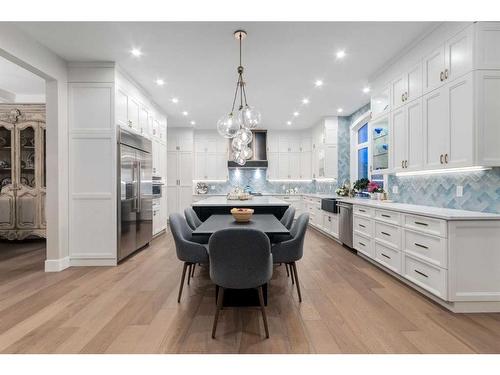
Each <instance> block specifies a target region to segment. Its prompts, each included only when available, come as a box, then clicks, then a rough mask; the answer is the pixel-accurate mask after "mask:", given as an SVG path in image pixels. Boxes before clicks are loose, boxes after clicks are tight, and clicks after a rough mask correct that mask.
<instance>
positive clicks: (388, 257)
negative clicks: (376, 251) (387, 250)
mask: <svg viewBox="0 0 500 375" xmlns="http://www.w3.org/2000/svg"><path fill="white" fill-rule="evenodd" d="M380 255H382V256H383V257H386V258H387V259H391V257H390V256H389V255H385V254H384V253H380Z"/></svg>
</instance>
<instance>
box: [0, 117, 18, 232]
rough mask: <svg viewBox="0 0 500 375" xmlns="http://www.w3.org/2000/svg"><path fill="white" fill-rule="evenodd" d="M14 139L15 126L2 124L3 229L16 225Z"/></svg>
mask: <svg viewBox="0 0 500 375" xmlns="http://www.w3.org/2000/svg"><path fill="white" fill-rule="evenodd" d="M13 141H14V137H13V127H12V126H9V125H2V124H0V228H2V229H10V228H13V227H14V225H15V223H14V217H15V211H14V200H15V199H14V189H13V180H14V173H13V165H12V162H13V160H14V148H13V147H12V146H13V143H14V142H13Z"/></svg>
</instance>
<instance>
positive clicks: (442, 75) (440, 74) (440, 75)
mask: <svg viewBox="0 0 500 375" xmlns="http://www.w3.org/2000/svg"><path fill="white" fill-rule="evenodd" d="M439 79H440V80H441V82H443V81H444V73H443V72H441V73H439Z"/></svg>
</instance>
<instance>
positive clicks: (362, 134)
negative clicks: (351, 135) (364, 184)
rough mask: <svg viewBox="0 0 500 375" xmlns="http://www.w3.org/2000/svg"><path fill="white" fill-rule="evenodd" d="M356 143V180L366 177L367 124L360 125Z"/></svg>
mask: <svg viewBox="0 0 500 375" xmlns="http://www.w3.org/2000/svg"><path fill="white" fill-rule="evenodd" d="M357 133H358V137H357V139H358V143H357V147H356V148H357V152H358V155H357V156H358V157H357V163H358V176H357V178H356V179H357V180H359V179H360V178H369V177H368V123H365V124H364V125H362V126H361V127H360V128H359V129H358V131H357Z"/></svg>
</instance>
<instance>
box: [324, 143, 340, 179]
mask: <svg viewBox="0 0 500 375" xmlns="http://www.w3.org/2000/svg"><path fill="white" fill-rule="evenodd" d="M324 164H325V166H324V171H325V172H324V177H325V178H337V175H338V150H337V145H328V146H326V147H325V159H324Z"/></svg>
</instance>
